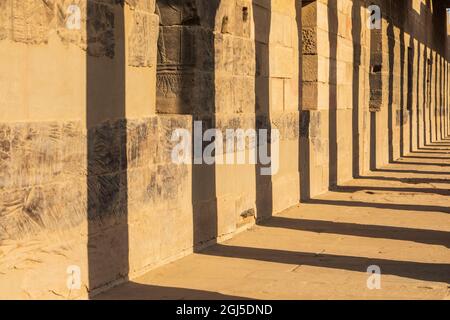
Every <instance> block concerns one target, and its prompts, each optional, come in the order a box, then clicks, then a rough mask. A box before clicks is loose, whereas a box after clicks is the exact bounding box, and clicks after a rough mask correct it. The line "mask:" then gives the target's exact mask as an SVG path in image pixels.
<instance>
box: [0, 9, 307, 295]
mask: <svg viewBox="0 0 450 320" xmlns="http://www.w3.org/2000/svg"><path fill="white" fill-rule="evenodd" d="M169 2H170V3H169ZM71 4H76V5H77V6H78V8H79V10H80V14H81V15H80V28H79V29H78V28H75V29H72V28H68V27H67V23H68V22H69V23H70V22H74V21H72V20H70V19H77V18H76V16H75V17H74V16H73V15H74V11H70V10H68V8H69V5H71ZM167 4H170V8H175V9H176V10H179V11H176V12H175V16H176V15H177V12H182V15H181V16H182V17H185V18H182V21H181V24H180V25H183V24H185V27H184V26H183V27H181V28H184V29H182V31H181V32H180V26H179V23H178V22H177V21H175V22H174V23H173V26H174V27H173V29H176V30H175V31H173V30H172V31H173V32H172V33H171V31H170V30H169V29H170V28H172V26H171V25H169V26H168V28H169V29H164V28H165V23H166V22H165V21H169V23H170V21H171V20H170V19H169V20H167V19H166V20H165V21H163V22H162V23H159V22H158V21H159V18H160V17H161V16H162V15H163V13H161V11H164V10H161V7H163V6H164V5H167ZM294 4H295V1H293V0H285V1H276V2H274V3H270V2H269V1H250V0H223V1H190V2H189V3H188V2H180V1H161V2H159V1H158V9H157V7H156V3H155V1H150V0H148V1H146V0H141V1H131V0H129V1H128V0H127V1H125V2H123V1H115V0H110V1H106V0H104V1H101V0H98V1H86V0H80V1H75V2H73V1H65V0H55V1H41V0H39V1H38V0H36V1H34V0H33V1H15V0H6V1H0V8H1V9H2V10H1V14H0V41H1V42H0V56H1V57H2V59H0V68H1V70H2V73H1V76H0V87H1V88H2V92H3V93H4V94H2V95H1V97H0V108H1V114H2V118H1V121H0V145H1V151H0V152H1V160H0V161H1V162H0V167H1V168H2V170H1V174H0V195H1V196H0V226H1V230H2V232H1V236H0V255H1V259H0V287H1V288H2V290H1V293H0V296H2V297H8V298H83V297H88V296H92V295H95V293H96V292H99V291H101V290H105V289H106V288H108V287H110V286H112V285H115V284H117V283H120V282H122V281H125V280H127V279H130V278H133V277H135V276H137V275H139V274H141V273H143V272H145V271H147V270H149V269H151V268H154V267H156V266H158V265H161V264H164V263H167V262H169V261H171V260H174V259H177V258H179V257H182V256H183V255H186V254H189V253H191V252H192V251H193V250H196V249H197V248H198V249H199V248H202V247H204V246H207V245H210V244H212V243H215V242H217V241H222V240H224V239H227V238H229V237H231V236H233V235H234V234H235V233H236V232H239V231H240V230H243V229H245V228H247V227H248V226H251V225H252V224H253V223H255V221H256V219H260V218H261V219H262V218H264V217H267V216H268V215H271V214H272V213H274V212H278V211H281V210H283V209H285V208H287V207H289V206H292V205H294V204H296V203H297V202H298V198H299V178H298V177H299V172H298V160H297V157H298V112H297V108H298V94H297V92H298V67H299V64H298V61H299V56H298V49H297V42H298V35H297V25H296V20H295V7H294ZM75 13H76V12H75ZM166 13H167V12H166ZM170 15H171V13H170V12H169V18H170ZM166 17H167V15H166ZM186 17H187V18H186ZM75 22H76V20H75ZM158 25H159V26H158ZM269 26H271V27H270V28H268V27H269ZM163 29H164V31H165V35H164V37H165V38H164V37H162V36H161V34H160V31H161V30H163ZM171 34H172V35H171ZM173 34H178V35H175V36H174V35H173ZM180 34H181V36H180ZM167 35H169V36H168V37H167ZM171 37H172V38H171ZM177 37H178V38H177ZM171 39H172V40H173V41H172V43H171V42H170V41H171ZM161 40H165V41H167V42H166V44H167V46H166V49H167V48H168V50H169V51H170V50H178V51H177V52H173V51H172V53H170V52H167V51H166V53H165V54H166V58H169V60H170V61H172V62H173V63H172V62H171V63H166V64H163V63H162V61H161V57H160V58H159V59H160V60H158V56H160V55H161V53H162V48H163V47H162V46H161ZM176 43H178V44H179V45H181V47H179V48H177V47H176ZM158 45H159V47H158ZM255 48H256V49H255ZM186 50H190V51H189V54H191V57H190V59H191V60H183V59H185V58H186V56H183V57H185V58H183V59H180V60H179V61H177V60H176V57H180V55H184V54H185V53H186ZM171 54H172V55H171ZM174 57H175V58H174ZM188 58H189V57H188ZM281 58H282V59H281ZM186 59H187V58H186ZM173 60H175V61H173ZM165 61H166V62H167V61H168V60H165ZM180 70H181V72H178V71H180ZM167 72H169V73H170V72H172V74H170V75H169V76H165V75H164V73H166V75H167ZM192 75H193V76H192ZM167 79H169V80H170V81H169V80H167ZM171 79H175V80H174V81H172V80H171ZM191 98H192V99H191ZM189 99H191V100H189ZM194 120H201V121H202V122H203V125H204V128H203V129H204V130H205V129H207V128H210V127H212V126H214V127H217V128H219V129H221V130H222V132H225V130H226V129H230V128H231V129H235V128H242V129H244V130H245V129H248V128H266V129H270V128H272V127H273V128H277V129H279V130H280V153H281V156H280V170H279V171H278V173H277V174H276V175H274V176H272V177H269V178H263V179H261V178H260V177H259V176H260V175H259V170H260V168H257V167H256V166H255V165H252V164H245V165H225V164H224V165H220V164H217V165H215V166H209V165H191V164H181V165H179V164H174V163H173V161H172V159H171V152H172V150H173V147H174V145H175V144H176V142H175V141H172V134H173V132H174V131H175V129H179V128H183V129H187V130H188V131H189V132H190V133H191V134H192V133H193V130H192V129H193V121H194ZM259 147H261V146H258V148H259ZM269 147H270V145H269ZM245 148H246V150H238V149H234V150H231V151H227V152H229V153H230V152H231V153H232V154H233V157H236V156H237V154H238V153H239V152H243V151H247V152H249V150H250V149H251V148H252V147H251V144H250V143H249V142H248V143H247V145H246V146H245ZM256 186H258V187H256ZM74 266H75V269H76V268H79V270H80V272H81V273H80V275H81V287H80V288H79V289H73V290H69V289H68V287H67V281H68V279H70V276H71V275H72V274H71V273H72V272H74V271H73V270H74Z"/></svg>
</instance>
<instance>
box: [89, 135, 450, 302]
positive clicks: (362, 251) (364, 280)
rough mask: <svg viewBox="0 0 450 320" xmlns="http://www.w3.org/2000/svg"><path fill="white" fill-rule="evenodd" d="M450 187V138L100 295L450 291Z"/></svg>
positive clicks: (418, 295)
mask: <svg viewBox="0 0 450 320" xmlns="http://www.w3.org/2000/svg"><path fill="white" fill-rule="evenodd" d="M449 195H450V139H449V138H447V139H443V140H441V141H439V142H434V143H431V144H429V145H428V146H427V147H423V148H420V149H418V150H417V151H414V152H411V153H408V154H407V155H404V156H403V157H401V158H399V159H398V160H396V161H394V162H393V163H391V164H390V165H388V166H385V167H382V168H379V169H376V170H372V171H370V172H369V173H367V174H365V175H362V176H360V177H359V178H357V179H354V180H351V181H349V182H348V183H345V184H343V185H338V186H337V187H335V188H333V190H332V191H330V192H328V193H326V194H323V195H321V196H318V197H314V198H313V199H311V200H309V201H307V202H306V203H302V204H299V205H298V206H296V207H294V208H291V209H288V210H286V211H284V212H283V213H281V214H279V215H277V216H274V217H272V218H271V219H269V220H267V221H265V222H263V223H261V224H258V225H255V226H254V227H252V228H251V229H250V230H248V231H245V232H243V233H241V234H239V235H237V236H236V237H235V238H233V239H231V240H229V241H226V242H224V243H221V244H217V245H215V246H213V247H210V248H208V249H206V250H204V251H202V252H199V253H195V254H193V255H189V256H187V257H185V258H183V259H181V260H178V261H176V262H173V263H170V264H168V265H165V266H163V267H161V268H158V269H155V270H153V271H150V272H149V273H147V274H145V275H143V276H142V277H139V278H137V279H135V280H134V281H132V282H129V283H127V284H124V285H122V286H119V287H117V288H114V289H112V290H110V291H108V292H106V293H103V294H101V295H99V296H98V297H97V299H115V298H120V299H123V298H126V299H228V298H230V299H234V298H252V299H253V298H255V299H328V298H330V297H333V299H361V298H363V299H381V298H382V299H403V298H408V299H449V298H450V289H449V283H450V254H449V248H450V237H449V232H450V207H449V206H448V199H449ZM371 266H372V268H373V266H376V267H379V271H381V274H380V278H379V282H378V283H377V282H376V281H375V282H371V279H370V276H371V275H370V274H369V273H368V268H369V267H371ZM371 270H372V269H369V271H371ZM368 282H369V284H368Z"/></svg>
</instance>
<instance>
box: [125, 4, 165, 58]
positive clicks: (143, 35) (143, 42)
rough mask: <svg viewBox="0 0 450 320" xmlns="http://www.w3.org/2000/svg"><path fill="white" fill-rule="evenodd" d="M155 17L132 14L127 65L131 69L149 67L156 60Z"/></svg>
mask: <svg viewBox="0 0 450 320" xmlns="http://www.w3.org/2000/svg"><path fill="white" fill-rule="evenodd" d="M157 27H158V26H157V17H156V16H155V15H153V14H148V13H141V12H137V11H136V12H134V19H133V26H132V29H131V34H130V35H129V36H128V51H129V57H128V64H129V65H130V66H133V67H151V66H152V65H153V63H154V60H155V58H156V56H155V50H154V47H155V43H156V28H157Z"/></svg>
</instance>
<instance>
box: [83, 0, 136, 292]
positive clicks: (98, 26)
mask: <svg viewBox="0 0 450 320" xmlns="http://www.w3.org/2000/svg"><path fill="white" fill-rule="evenodd" d="M86 10H87V22H86V24H87V27H86V33H87V35H86V36H87V49H86V52H87V54H86V126H87V204H86V206H87V221H88V227H87V229H88V230H87V236H88V245H87V259H88V281H89V284H88V286H89V289H88V290H89V295H90V296H92V294H93V293H94V292H95V290H96V289H98V288H100V287H102V286H104V285H106V284H108V283H114V282H115V281H122V280H126V279H127V277H128V271H129V266H128V265H129V263H128V190H127V188H128V187H127V179H128V177H127V131H126V127H127V124H126V112H125V66H126V63H125V30H124V29H125V28H124V1H116V3H115V4H107V3H103V2H100V1H99V2H97V1H88V2H87V9H86Z"/></svg>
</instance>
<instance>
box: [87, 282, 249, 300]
mask: <svg viewBox="0 0 450 320" xmlns="http://www.w3.org/2000/svg"><path fill="white" fill-rule="evenodd" d="M123 299H125V300H247V299H248V298H244V297H238V296H230V295H225V294H221V293H218V292H213V291H204V290H195V289H186V288H177V287H161V286H153V285H147V284H139V283H136V282H127V283H125V284H123V285H121V286H119V287H117V288H113V289H111V290H109V291H107V292H105V293H102V294H99V295H98V296H95V297H94V300H123Z"/></svg>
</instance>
